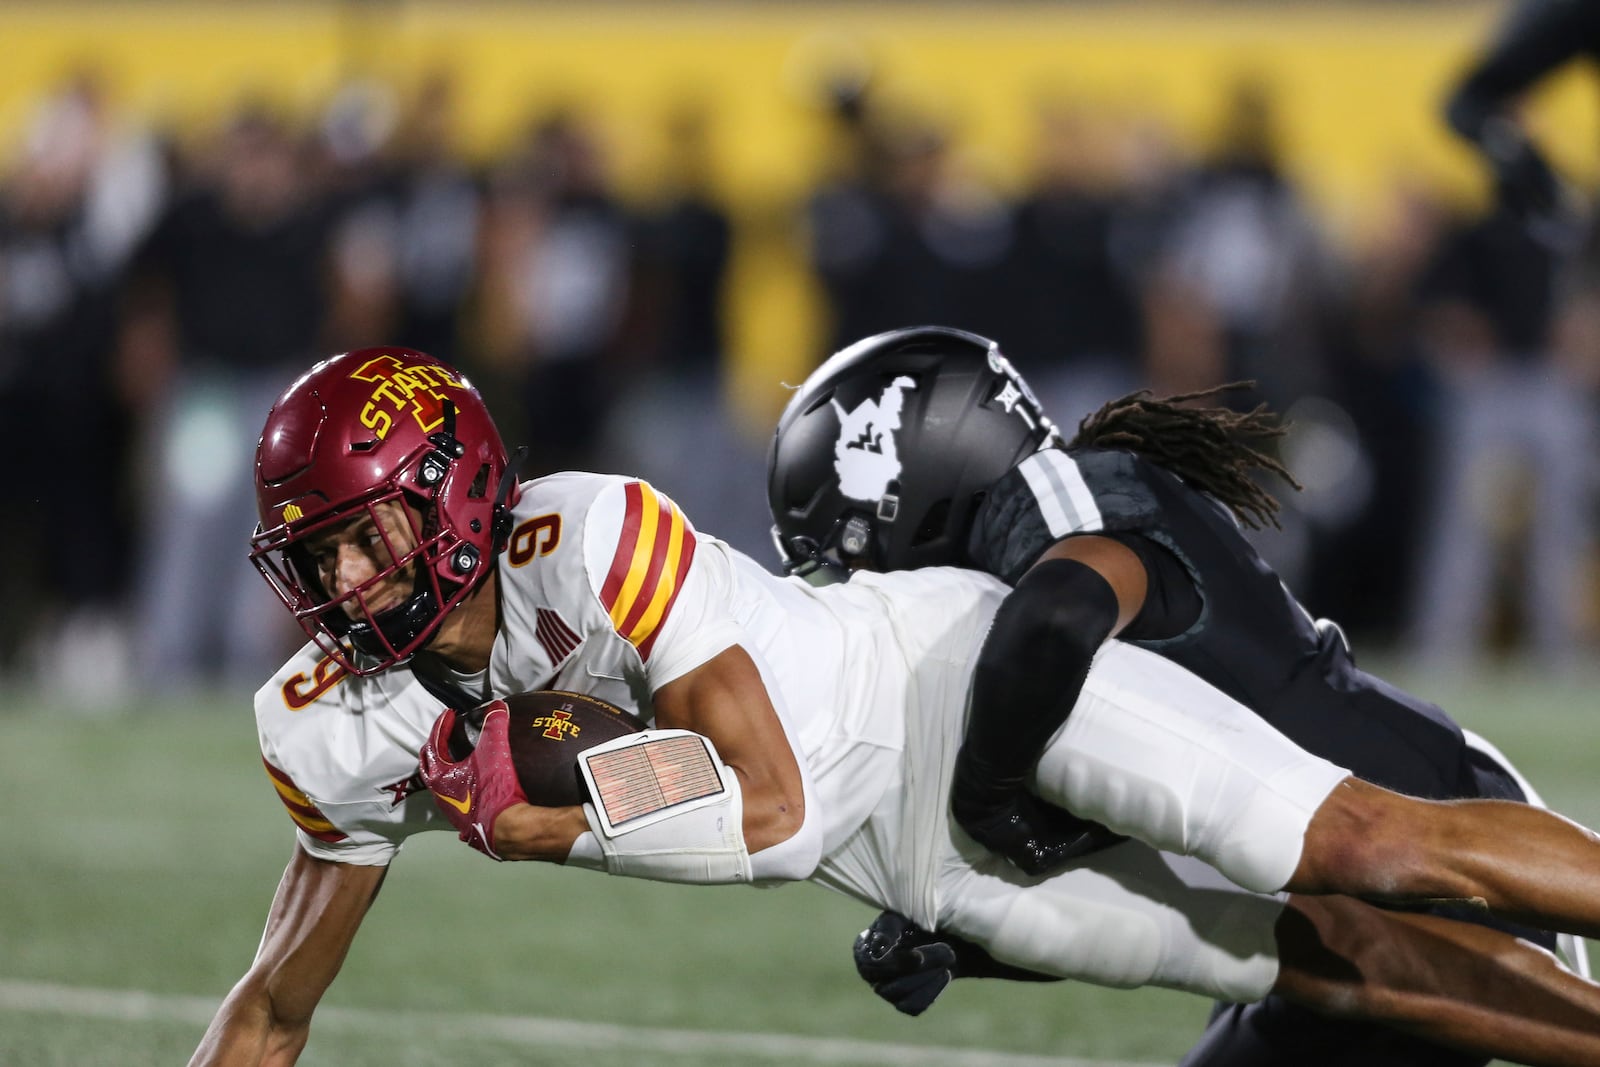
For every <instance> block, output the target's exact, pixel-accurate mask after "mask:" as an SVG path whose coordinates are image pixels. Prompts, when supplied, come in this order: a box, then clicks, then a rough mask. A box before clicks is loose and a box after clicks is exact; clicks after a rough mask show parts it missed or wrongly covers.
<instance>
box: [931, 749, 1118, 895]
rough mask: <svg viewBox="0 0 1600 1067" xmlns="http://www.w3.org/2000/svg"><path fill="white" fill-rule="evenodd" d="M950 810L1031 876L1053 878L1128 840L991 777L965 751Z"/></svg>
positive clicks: (1011, 783)
mask: <svg viewBox="0 0 1600 1067" xmlns="http://www.w3.org/2000/svg"><path fill="white" fill-rule="evenodd" d="M950 810H951V813H952V814H953V815H954V816H955V818H956V822H958V823H960V824H961V828H962V829H963V830H965V831H966V832H967V833H968V834H970V835H972V839H973V840H974V841H976V842H978V844H980V845H982V846H983V847H984V848H986V849H988V850H989V851H990V852H993V853H995V854H996V855H998V856H1003V857H1005V858H1006V859H1008V860H1010V861H1011V862H1012V863H1014V864H1015V865H1016V866H1017V867H1019V868H1021V869H1022V870H1023V871H1024V872H1026V873H1028V874H1048V873H1049V872H1051V871H1053V870H1056V869H1057V868H1058V867H1061V866H1062V865H1063V864H1066V863H1068V862H1070V861H1072V860H1074V859H1077V858H1078V857H1080V856H1087V855H1088V854H1089V853H1091V852H1098V851H1100V850H1101V849H1103V848H1106V847H1108V846H1110V845H1114V844H1116V843H1117V842H1119V841H1125V840H1127V838H1126V837H1124V836H1122V835H1121V834H1116V833H1113V832H1111V831H1110V830H1107V829H1106V828H1105V827H1104V826H1102V825H1100V824H1099V823H1097V822H1091V821H1090V820H1088V819H1080V818H1079V817H1078V816H1076V815H1074V814H1072V813H1071V812H1070V811H1065V810H1063V809H1061V808H1058V807H1056V806H1055V805H1053V804H1047V803H1045V802H1044V801H1042V800H1040V799H1039V798H1038V797H1035V796H1034V795H1033V794H1031V793H1028V792H1025V791H1024V790H1023V789H1022V786H1021V783H1020V782H1015V781H1007V780H1004V779H1001V780H999V781H996V780H995V778H994V776H992V775H987V774H985V773H984V772H983V769H982V768H981V767H979V766H977V764H976V761H974V760H973V759H971V758H970V757H969V756H968V755H967V753H966V750H965V749H963V750H962V752H961V753H960V754H959V755H958V756H957V757H956V772H955V781H954V782H953V783H952V785H951V789H950Z"/></svg>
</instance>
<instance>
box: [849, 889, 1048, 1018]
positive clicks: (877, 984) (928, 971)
mask: <svg viewBox="0 0 1600 1067" xmlns="http://www.w3.org/2000/svg"><path fill="white" fill-rule="evenodd" d="M854 954H855V960H856V972H857V973H858V974H860V975H861V977H862V978H863V979H865V980H866V981H867V984H869V985H871V986H872V991H873V992H874V993H876V994H878V996H880V997H882V998H883V999H884V1000H887V1001H888V1002H889V1003H890V1004H893V1005H894V1008H895V1010H896V1011H898V1012H901V1013H903V1014H905V1015H921V1014H922V1013H923V1012H925V1011H927V1010H928V1007H929V1005H931V1004H932V1003H933V1002H934V1001H935V1000H937V999H939V994H940V993H943V992H944V990H945V987H946V986H948V985H949V984H950V983H951V982H952V981H953V980H955V979H957V978H1010V979H1013V980H1016V981H1022V982H1054V981H1057V979H1056V978H1054V977H1053V976H1050V975H1043V974H1038V973H1037V972H1034V971H1028V970H1023V969H1022V968H1021V967H1013V966H1011V965H1009V964H1005V963H1001V962H999V961H998V960H996V959H995V958H994V957H993V956H991V955H989V954H988V953H987V952H985V951H984V950H983V949H982V948H980V947H978V946H977V945H975V944H973V943H972V942H971V941H968V940H966V939H964V938H960V937H957V936H955V935H954V934H941V933H933V932H931V931H928V930H924V929H922V927H920V926H918V925H917V924H916V923H914V922H912V921H911V920H910V919H907V918H906V917H905V916H904V915H899V914H896V913H895V912H892V911H886V912H883V913H882V914H880V915H879V916H878V917H877V918H876V919H874V920H872V925H871V926H868V927H867V928H866V929H865V930H863V931H861V933H859V934H857V935H856V943H855V948H854Z"/></svg>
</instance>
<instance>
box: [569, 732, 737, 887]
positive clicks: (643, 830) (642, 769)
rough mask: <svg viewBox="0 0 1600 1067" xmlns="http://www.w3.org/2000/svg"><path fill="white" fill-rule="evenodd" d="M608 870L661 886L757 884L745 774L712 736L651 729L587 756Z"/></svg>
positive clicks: (592, 817) (582, 763) (584, 762)
mask: <svg viewBox="0 0 1600 1067" xmlns="http://www.w3.org/2000/svg"><path fill="white" fill-rule="evenodd" d="M578 766H579V769H580V770H581V771H582V773H583V777H584V780H585V781H586V782H587V784H588V786H589V796H590V797H591V798H592V803H589V804H585V805H584V806H583V814H584V816H585V817H586V818H587V819H588V820H589V829H590V831H591V832H592V833H593V835H594V838H595V840H596V841H597V843H598V844H599V847H600V851H601V852H602V853H603V854H604V856H605V865H606V870H607V871H609V872H611V873H612V874H619V875H626V876H629V877H633V878H649V879H653V880H655V881H660V882H688V883H692V884H696V885H716V884H723V883H728V882H746V883H748V882H749V881H750V880H751V873H750V854H749V851H748V849H747V848H746V847H745V841H744V804H743V796H742V793H741V791H740V788H739V779H738V776H737V775H736V774H735V773H734V772H733V770H732V769H731V768H730V767H728V766H726V765H725V764H724V763H723V762H722V760H721V758H720V757H719V756H718V755H717V750H716V746H714V745H713V744H712V743H711V740H710V739H709V738H707V737H703V736H701V735H700V734H696V733H692V732H691V731H688V730H646V731H643V732H641V733H637V734H630V735H628V736H626V737H619V738H616V739H614V740H611V741H607V742H605V743H604V744H600V745H596V746H595V747H594V748H591V749H589V750H588V751H586V752H583V753H581V754H580V755H579V756H578Z"/></svg>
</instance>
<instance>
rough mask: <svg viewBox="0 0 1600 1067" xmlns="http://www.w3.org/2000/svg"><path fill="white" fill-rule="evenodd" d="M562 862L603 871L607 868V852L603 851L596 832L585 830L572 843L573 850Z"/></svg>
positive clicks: (567, 864) (568, 865)
mask: <svg viewBox="0 0 1600 1067" xmlns="http://www.w3.org/2000/svg"><path fill="white" fill-rule="evenodd" d="M585 814H587V813H585ZM562 862H563V864H564V865H565V866H567V867H582V868H583V869H584V870H589V871H603V870H605V869H606V854H605V853H604V852H603V851H601V849H600V842H599V840H598V839H596V837H595V836H594V834H593V833H591V832H589V831H587V830H585V831H584V832H583V833H581V834H579V835H578V839H577V840H576V841H574V842H573V843H572V851H571V852H568V853H567V858H566V859H565V860H564V861H562Z"/></svg>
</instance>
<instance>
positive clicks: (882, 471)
mask: <svg viewBox="0 0 1600 1067" xmlns="http://www.w3.org/2000/svg"><path fill="white" fill-rule="evenodd" d="M1060 441H1061V437H1060V434H1059V433H1057V431H1056V428H1055V426H1054V424H1052V423H1051V422H1050V420H1049V419H1048V418H1046V417H1045V414H1044V411H1043V409H1042V408H1040V406H1039V401H1038V399H1037V398H1036V397H1035V396H1034V395H1033V390H1031V389H1030V388H1028V383H1027V382H1025V381H1023V380H1022V377H1021V375H1019V374H1018V373H1017V372H1016V370H1014V369H1013V368H1012V366H1011V364H1010V362H1009V361H1008V360H1007V359H1006V358H1005V357H1004V356H1003V355H1001V354H1000V346H999V345H998V344H997V343H995V342H994V341H991V340H989V339H988V338H985V337H979V336H978V335H977V334H972V333H967V332H965V331H963V330H954V329H949V328H947V327H942V326H919V327H914V328H911V329H903V330H892V331H890V332H888V333H881V334H878V335H876V336H873V337H868V338H866V339H865V340H862V341H857V342H856V343H855V344H853V345H850V346H849V347H848V348H844V349H842V350H840V351H839V352H837V353H835V354H834V355H833V356H832V357H831V358H830V359H828V361H827V362H826V363H824V364H823V365H822V366H821V367H818V368H817V370H816V371H815V372H813V373H812V375H811V376H810V377H809V378H807V379H806V381H805V384H803V385H802V386H800V389H799V391H798V392H797V393H796V394H795V396H794V397H793V398H792V399H791V400H790V401H789V405H788V407H787V408H785V409H784V412H783V417H782V418H781V419H779V421H778V430H777V433H776V434H775V435H774V436H773V439H772V447H771V450H770V452H769V453H768V456H767V500H768V504H769V505H770V507H771V509H772V519H773V524H774V525H773V528H772V534H773V539H774V540H775V541H776V542H777V544H778V552H779V554H780V555H781V556H782V557H783V563H784V569H785V571H786V572H788V573H790V574H799V575H803V576H805V577H807V579H808V580H838V579H840V578H842V577H845V576H847V574H848V572H849V571H850V570H853V569H856V568H858V567H859V568H866V569H869V570H878V571H888V570H903V569H906V568H911V567H931V566H940V565H948V564H957V565H959V564H963V563H966V562H967V561H968V557H967V545H966V541H967V533H968V530H969V529H970V527H971V525H972V519H973V516H974V514H975V513H976V511H977V508H978V503H979V502H980V501H981V500H982V498H983V494H984V493H985V492H986V491H987V490H988V488H989V486H990V485H992V484H993V483H994V481H995V480H996V479H997V478H999V477H1000V476H1001V475H1002V474H1004V473H1005V472H1006V471H1007V470H1009V469H1010V468H1011V467H1012V466H1013V465H1014V464H1016V463H1017V462H1018V461H1020V460H1022V459H1023V458H1024V457H1026V456H1028V455H1029V454H1031V453H1033V452H1035V451H1037V450H1038V449H1040V448H1042V447H1044V446H1046V445H1048V444H1059V443H1060Z"/></svg>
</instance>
